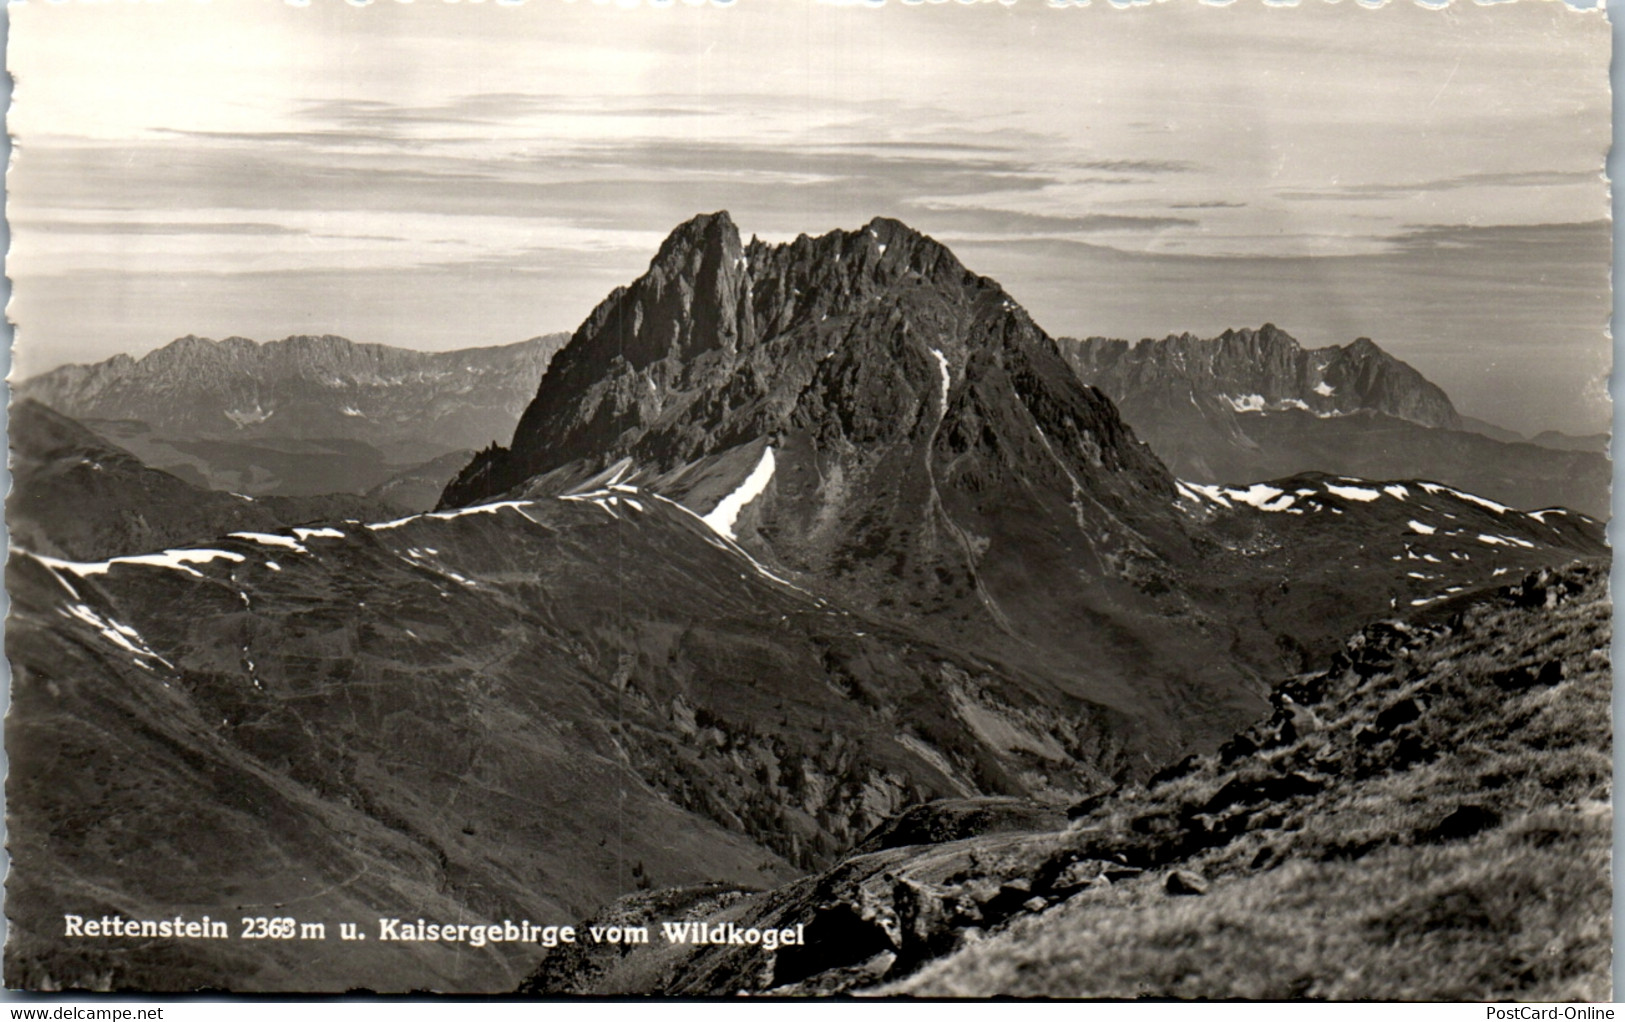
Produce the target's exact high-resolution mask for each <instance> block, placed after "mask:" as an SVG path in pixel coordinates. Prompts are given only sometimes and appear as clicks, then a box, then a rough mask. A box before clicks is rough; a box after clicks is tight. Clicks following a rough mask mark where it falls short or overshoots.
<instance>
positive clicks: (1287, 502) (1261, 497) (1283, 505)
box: [1224, 483, 1297, 511]
mask: <svg viewBox="0 0 1625 1022" xmlns="http://www.w3.org/2000/svg"><path fill="white" fill-rule="evenodd" d="M1224 493H1225V496H1227V497H1229V498H1230V499H1231V500H1234V501H1238V502H1240V503H1242V504H1251V505H1252V506H1253V507H1256V508H1258V509H1259V510H1260V511H1285V510H1286V509H1287V508H1289V507H1291V506H1292V502H1293V501H1294V500H1296V499H1297V498H1296V497H1294V496H1293V495H1292V494H1290V493H1286V492H1284V491H1282V490H1279V489H1276V488H1275V487H1273V486H1269V485H1266V484H1264V483H1254V484H1253V485H1251V486H1249V487H1247V488H1246V489H1245V490H1233V489H1227V490H1225V491H1224Z"/></svg>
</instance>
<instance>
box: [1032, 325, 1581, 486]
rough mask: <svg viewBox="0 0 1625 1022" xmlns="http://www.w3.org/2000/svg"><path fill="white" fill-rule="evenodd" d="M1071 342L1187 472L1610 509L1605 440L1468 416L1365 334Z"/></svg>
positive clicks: (1084, 373) (1093, 380) (1127, 414)
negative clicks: (1391, 483)
mask: <svg viewBox="0 0 1625 1022" xmlns="http://www.w3.org/2000/svg"><path fill="white" fill-rule="evenodd" d="M1059 344H1060V350H1061V352H1062V354H1063V355H1064V356H1065V357H1066V359H1067V361H1068V362H1069V363H1070V364H1071V365H1072V367H1073V368H1074V369H1075V370H1076V371H1077V373H1078V376H1079V378H1080V379H1082V380H1083V381H1084V382H1085V383H1088V384H1091V385H1093V386H1095V387H1099V388H1100V389H1101V390H1102V391H1103V392H1105V393H1106V394H1107V395H1109V396H1110V397H1111V399H1112V400H1113V401H1115V402H1116V403H1117V405H1118V407H1119V408H1120V409H1121V410H1122V413H1123V418H1124V419H1125V420H1126V421H1127V422H1128V423H1129V424H1131V425H1132V426H1133V427H1134V429H1135V431H1136V432H1137V433H1138V434H1139V435H1140V436H1141V437H1143V438H1145V439H1146V440H1147V441H1148V442H1149V443H1150V444H1151V447H1152V449H1153V450H1155V451H1156V452H1157V455H1158V456H1159V457H1161V458H1162V460H1163V461H1164V462H1166V463H1167V464H1168V466H1169V468H1170V469H1172V470H1173V472H1174V473H1175V474H1176V475H1178V476H1179V477H1180V478H1183V479H1189V480H1194V481H1196V482H1204V483H1215V482H1225V483H1237V482H1251V481H1253V480H1257V479H1273V478H1278V477H1280V476H1286V475H1293V474H1295V473H1298V472H1306V471H1318V472H1331V473H1336V474H1340V475H1351V476H1359V477H1361V478H1366V479H1417V478H1420V479H1436V480H1438V481H1440V482H1444V483H1448V484H1450V485H1452V486H1457V487H1460V488H1462V489H1465V490H1468V491H1470V492H1472V493H1477V494H1481V495H1483V496H1486V497H1492V498H1494V499H1496V500H1499V501H1502V502H1504V503H1507V504H1510V505H1512V506H1513V507H1519V508H1527V509H1531V510H1533V509H1537V508H1544V507H1554V506H1561V507H1568V508H1572V509H1574V510H1576V511H1581V512H1584V513H1586V514H1589V515H1593V516H1597V517H1601V518H1606V517H1607V516H1608V514H1609V483H1610V478H1611V470H1610V468H1609V463H1608V459H1607V458H1606V457H1605V456H1604V455H1603V454H1602V453H1601V449H1600V448H1595V447H1589V448H1587V447H1582V446H1581V445H1577V444H1574V443H1572V442H1571V443H1567V444H1565V443H1563V442H1562V438H1561V437H1554V438H1551V439H1552V442H1550V443H1545V444H1542V443H1541V441H1540V440H1539V439H1538V438H1537V440H1536V441H1535V442H1532V443H1527V442H1522V438H1521V437H1518V436H1517V435H1516V434H1512V433H1510V432H1509V431H1505V430H1497V429H1495V427H1493V426H1490V425H1489V424H1487V423H1482V424H1481V423H1477V422H1476V420H1468V419H1464V418H1463V417H1462V416H1460V415H1459V414H1458V413H1457V412H1456V409H1455V407H1454V406H1453V405H1452V404H1451V403H1450V399H1449V397H1448V396H1446V394H1445V393H1444V391H1443V390H1441V389H1439V387H1438V386H1437V385H1435V384H1433V383H1432V382H1430V381H1429V380H1427V379H1426V378H1425V377H1423V376H1422V374H1421V373H1419V372H1418V371H1417V370H1416V369H1414V368H1413V367H1411V366H1409V365H1407V364H1406V363H1404V362H1402V361H1400V360H1399V359H1396V358H1394V357H1393V356H1392V355H1390V354H1388V353H1387V352H1386V351H1384V350H1383V349H1382V348H1381V347H1379V346H1378V345H1376V344H1375V343H1373V342H1372V341H1370V340H1369V339H1366V338H1361V339H1360V340H1357V341H1355V342H1353V343H1352V344H1348V345H1344V346H1341V347H1327V348H1312V349H1311V348H1304V347H1302V346H1300V345H1299V344H1298V342H1297V341H1296V340H1294V339H1293V338H1292V337H1291V336H1289V335H1288V334H1287V333H1286V332H1285V331H1282V330H1280V329H1278V328H1276V327H1275V326H1273V325H1271V324H1265V325H1264V326H1263V327H1262V328H1261V329H1258V330H1227V331H1225V332H1224V333H1223V334H1221V335H1219V336H1218V337H1214V338H1211V339H1203V338H1197V337H1193V336H1191V335H1190V334H1184V335H1181V336H1177V337H1167V338H1164V339H1162V340H1149V339H1148V340H1143V341H1140V342H1139V343H1137V344H1133V345H1131V344H1129V343H1128V342H1127V341H1119V340H1107V339H1105V338H1099V337H1092V338H1089V339H1088V340H1082V341H1079V340H1072V339H1070V338H1062V339H1061V340H1060V341H1059ZM1484 430H1489V431H1490V433H1489V435H1486V433H1485V432H1484Z"/></svg>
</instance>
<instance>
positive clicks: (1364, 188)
mask: <svg viewBox="0 0 1625 1022" xmlns="http://www.w3.org/2000/svg"><path fill="white" fill-rule="evenodd" d="M1599 174H1600V171H1599V170H1587V171H1561V170H1552V171H1528V172H1520V173H1499V174H1461V175H1458V176H1456V177H1447V178H1437V179H1435V180H1432V181H1418V182H1415V183H1412V184H1358V185H1343V186H1340V187H1337V188H1326V189H1313V190H1305V191H1282V192H1277V193H1276V195H1277V196H1278V197H1280V198H1282V199H1289V200H1294V201H1310V200H1329V201H1334V202H1335V201H1356V202H1359V201H1372V200H1377V199H1398V198H1405V197H1407V196H1411V195H1416V194H1418V193H1425V192H1453V191H1460V190H1461V189H1464V188H1554V187H1562V186H1564V185H1583V184H1591V185H1594V184H1596V183H1597V181H1598V180H1599Z"/></svg>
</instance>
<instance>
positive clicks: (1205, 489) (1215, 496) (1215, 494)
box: [1179, 482, 1235, 507]
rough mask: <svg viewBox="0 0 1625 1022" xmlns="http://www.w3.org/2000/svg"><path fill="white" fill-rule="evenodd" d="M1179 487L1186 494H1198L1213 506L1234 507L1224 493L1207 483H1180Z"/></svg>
mask: <svg viewBox="0 0 1625 1022" xmlns="http://www.w3.org/2000/svg"><path fill="white" fill-rule="evenodd" d="M1179 485H1181V486H1183V487H1185V490H1186V492H1187V493H1189V492H1192V491H1194V492H1195V493H1198V494H1200V495H1201V496H1203V497H1206V498H1207V499H1208V500H1210V501H1212V502H1213V503H1215V504H1223V505H1224V506H1225V507H1234V506H1235V505H1233V504H1231V503H1230V501H1229V499H1228V498H1226V497H1225V495H1224V491H1223V490H1222V489H1221V488H1219V487H1217V486H1213V485H1211V484H1209V483H1186V482H1182V483H1180V484H1179Z"/></svg>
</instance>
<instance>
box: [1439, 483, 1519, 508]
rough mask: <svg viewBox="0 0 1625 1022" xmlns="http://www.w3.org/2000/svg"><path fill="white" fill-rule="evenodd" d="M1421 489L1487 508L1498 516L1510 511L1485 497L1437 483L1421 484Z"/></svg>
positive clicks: (1503, 505)
mask: <svg viewBox="0 0 1625 1022" xmlns="http://www.w3.org/2000/svg"><path fill="white" fill-rule="evenodd" d="M1422 489H1424V490H1426V491H1428V492H1429V493H1431V494H1433V495H1434V496H1438V495H1439V494H1441V493H1448V494H1450V495H1451V496H1452V497H1455V498H1457V499H1458V500H1465V501H1467V502H1468V503H1470V504H1477V505H1478V506H1479V507H1484V508H1489V509H1490V510H1491V511H1494V512H1495V513H1496V514H1498V515H1504V514H1506V513H1507V512H1508V511H1511V510H1512V509H1511V508H1510V507H1507V506H1506V505H1505V504H1500V503H1497V502H1495V501H1493V500H1490V499H1489V498H1487V497H1479V496H1475V495H1474V494H1471V493H1463V492H1462V491H1460V490H1454V489H1451V488H1450V487H1448V486H1441V485H1439V484H1438V483H1423V484H1422Z"/></svg>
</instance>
